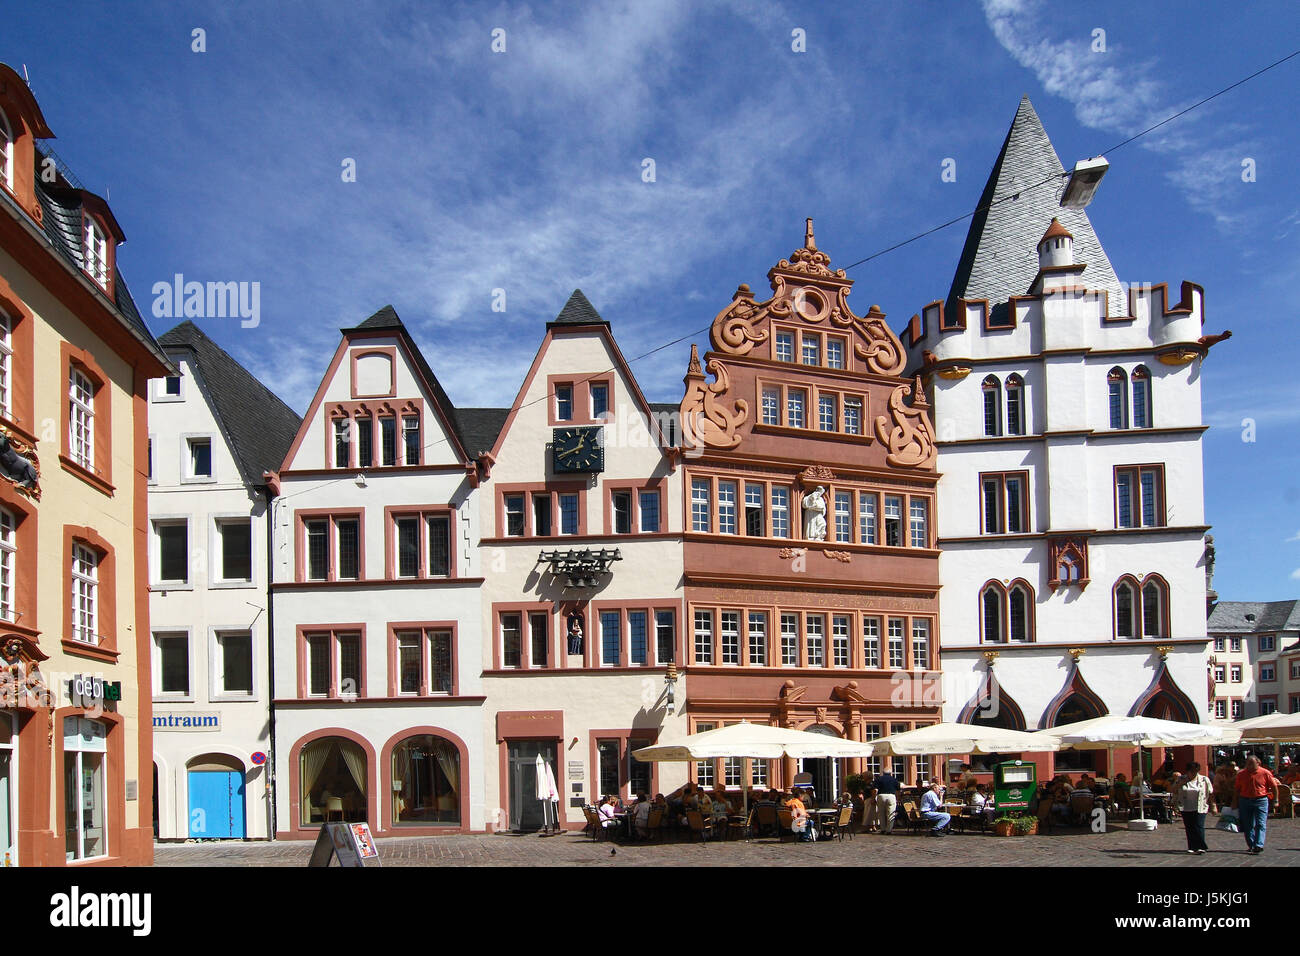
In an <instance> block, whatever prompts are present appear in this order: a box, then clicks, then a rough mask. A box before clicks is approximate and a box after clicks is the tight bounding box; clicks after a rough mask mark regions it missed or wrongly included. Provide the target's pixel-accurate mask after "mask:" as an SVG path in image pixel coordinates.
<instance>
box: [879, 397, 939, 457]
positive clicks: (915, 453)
mask: <svg viewBox="0 0 1300 956" xmlns="http://www.w3.org/2000/svg"><path fill="white" fill-rule="evenodd" d="M907 392H908V386H906V385H900V386H898V388H896V389H894V393H893V394H892V395H891V396H890V397H889V412H890V415H889V417H888V418H887V417H886V416H884V415H878V416H876V437H877V438H879V439H880V441H881V444H883V445H885V447H887V448H888V449H889V454H888V455H886V456H885V460H886V461H887V462H889V464H891V465H893V466H895V467H897V468H924V467H926V466H927V465H929V464H931V463H932V462H933V461H934V459H935V446H934V441H935V439H934V428H933V427H932V426H931V425H930V416H929V415H928V414H926V413H927V411H928V410H929V407H930V406H929V404H928V403H927V402H926V400H925V391H924V390H923V389H922V388H921V379H920V376H918V377H917V379H916V381H915V382H913V383H912V386H911V392H912V406H911V407H910V408H909V407H908V406H907V405H906V403H905V402H904V400H903V396H904V395H906V394H907ZM891 418H892V420H893V422H892V425H891V422H890V419H891Z"/></svg>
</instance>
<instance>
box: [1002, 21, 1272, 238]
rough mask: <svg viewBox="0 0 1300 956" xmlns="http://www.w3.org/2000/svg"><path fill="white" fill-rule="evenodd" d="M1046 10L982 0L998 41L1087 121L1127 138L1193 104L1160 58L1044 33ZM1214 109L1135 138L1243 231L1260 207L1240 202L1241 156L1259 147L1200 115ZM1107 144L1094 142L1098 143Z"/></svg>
mask: <svg viewBox="0 0 1300 956" xmlns="http://www.w3.org/2000/svg"><path fill="white" fill-rule="evenodd" d="M1043 10H1044V4H1043V3H1042V2H1041V0H984V16H985V19H986V20H987V21H988V25H989V28H990V30H992V32H993V35H994V37H995V38H996V39H997V41H998V43H1000V44H1001V45H1002V47H1003V48H1004V49H1005V50H1006V51H1007V52H1008V53H1010V54H1011V56H1012V57H1014V58H1015V60H1016V62H1018V63H1019V64H1020V65H1021V66H1023V67H1025V68H1027V69H1029V70H1031V71H1032V72H1033V73H1034V75H1035V76H1036V77H1037V78H1038V81H1039V82H1040V83H1042V84H1043V88H1044V89H1045V90H1046V91H1047V92H1048V93H1051V94H1052V95H1053V96H1059V97H1061V98H1062V99H1065V100H1066V101H1068V102H1069V103H1071V104H1073V106H1074V115H1075V117H1076V118H1077V119H1078V120H1079V122H1080V123H1082V124H1083V125H1084V126H1087V127H1090V128H1092V129H1096V130H1105V131H1107V132H1112V133H1115V134H1117V135H1119V136H1123V137H1125V138H1126V137H1127V136H1130V135H1132V134H1134V133H1138V132H1140V131H1141V130H1144V129H1146V128H1147V127H1150V126H1153V125H1154V124H1155V123H1157V122H1160V121H1161V120H1163V119H1165V118H1166V117H1168V116H1170V115H1172V114H1173V113H1176V112H1177V111H1178V110H1180V109H1184V108H1186V107H1187V106H1190V105H1191V104H1192V102H1193V101H1192V100H1187V101H1185V102H1177V101H1171V99H1170V97H1171V94H1170V93H1169V91H1168V90H1166V89H1165V85H1164V84H1163V83H1162V82H1161V81H1159V80H1157V79H1154V78H1153V76H1154V75H1159V74H1160V73H1161V71H1162V69H1163V64H1162V62H1161V61H1160V60H1159V59H1155V58H1150V57H1148V58H1145V59H1143V60H1141V61H1136V62H1135V61H1133V60H1132V59H1130V58H1127V57H1126V55H1125V53H1126V51H1125V49H1124V47H1123V46H1122V45H1121V44H1119V43H1117V42H1115V40H1114V39H1113V38H1112V39H1111V40H1109V41H1108V46H1107V50H1106V52H1105V53H1094V52H1093V50H1092V46H1091V43H1092V39H1091V36H1090V35H1084V36H1080V37H1075V38H1073V39H1071V40H1052V39H1049V38H1048V37H1047V36H1046V35H1045V34H1046V33H1047V32H1048V31H1049V29H1050V28H1049V26H1048V25H1047V22H1046V20H1045V18H1043V17H1041V13H1042V11H1043ZM1176 75H1178V76H1180V77H1183V76H1187V75H1188V74H1186V73H1182V72H1178V73H1176ZM1212 110H1213V107H1209V106H1207V107H1205V108H1203V112H1198V113H1193V114H1189V115H1188V116H1185V117H1180V118H1179V119H1178V120H1175V121H1174V122H1173V123H1171V124H1169V125H1168V126H1163V127H1161V128H1160V129H1159V130H1156V131H1154V132H1152V133H1149V134H1147V135H1146V136H1144V137H1143V138H1142V139H1140V140H1138V141H1137V145H1141V146H1142V147H1143V148H1145V149H1148V150H1151V151H1154V152H1157V153H1160V154H1161V155H1162V156H1165V157H1167V159H1166V162H1167V163H1168V166H1169V171H1168V172H1167V173H1166V177H1167V178H1168V179H1169V181H1170V182H1171V183H1173V184H1174V185H1175V186H1176V187H1178V189H1179V190H1180V191H1181V192H1182V193H1183V195H1184V197H1185V198H1186V200H1187V202H1188V204H1189V205H1190V206H1191V207H1192V208H1193V209H1196V210H1197V211H1199V212H1203V213H1205V214H1207V215H1209V216H1210V217H1212V218H1213V220H1214V222H1215V224H1216V225H1217V226H1218V227H1219V228H1220V229H1222V230H1223V231H1225V232H1241V231H1243V230H1245V229H1246V228H1247V226H1248V221H1249V220H1251V219H1252V218H1254V216H1253V213H1256V212H1257V210H1253V209H1247V208H1246V207H1245V206H1244V204H1243V200H1242V192H1241V190H1240V188H1237V187H1240V185H1241V172H1242V166H1241V161H1242V159H1243V158H1244V157H1247V156H1252V155H1257V153H1258V150H1257V148H1256V147H1257V145H1258V144H1257V143H1256V142H1254V140H1253V137H1252V135H1251V132H1250V131H1249V130H1247V129H1245V128H1243V127H1242V126H1241V125H1240V124H1234V123H1228V122H1218V123H1216V124H1215V125H1214V127H1213V128H1212V129H1211V128H1209V126H1208V124H1206V123H1204V122H1201V120H1202V119H1203V118H1204V117H1205V116H1207V115H1209V114H1210V112H1211V111H1212ZM1108 145H1110V144H1108V143H1104V142H1103V143H1098V148H1099V149H1102V148H1106V147H1107V146H1108ZM1067 163H1068V158H1067Z"/></svg>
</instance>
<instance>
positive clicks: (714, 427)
mask: <svg viewBox="0 0 1300 956" xmlns="http://www.w3.org/2000/svg"><path fill="white" fill-rule="evenodd" d="M708 371H709V373H710V374H712V375H713V376H714V378H715V381H713V382H709V381H707V379H706V376H705V374H704V371H703V370H702V369H701V368H700V353H699V349H697V348H696V347H695V346H694V345H692V346H691V364H690V366H689V367H688V368H687V371H686V378H685V379H684V381H685V382H686V395H685V396H683V398H682V404H681V406H680V411H681V420H682V442H683V444H684V445H685V446H686V447H688V448H697V447H700V446H708V447H710V448H735V447H736V446H737V445H739V444H740V436H739V435H738V434H736V429H738V428H739V427H740V426H741V425H743V424H744V423H745V421H746V420H747V419H748V418H749V402H747V401H745V400H744V399H743V398H737V399H735V400H734V401H732V402H731V403H730V406H731V407H730V409H728V407H727V406H728V403H727V402H725V401H719V396H720V395H723V394H725V393H726V391H727V390H728V389H729V388H730V387H731V377H730V375H729V374H728V372H727V367H726V366H725V365H723V364H722V363H721V362H719V361H718V360H717V359H709V364H708Z"/></svg>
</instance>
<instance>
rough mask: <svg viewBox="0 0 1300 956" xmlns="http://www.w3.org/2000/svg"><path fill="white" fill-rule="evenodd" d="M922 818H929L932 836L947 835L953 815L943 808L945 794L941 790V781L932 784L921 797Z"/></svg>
mask: <svg viewBox="0 0 1300 956" xmlns="http://www.w3.org/2000/svg"><path fill="white" fill-rule="evenodd" d="M921 818H922V819H924V820H928V821H929V822H930V823H931V824H932V826H931V827H930V836H946V835H947V832H948V824H950V823H951V822H952V815H951V814H949V813H945V812H944V810H943V795H942V794H941V793H940V790H939V781H937V780H936V781H934V782H933V783H931V784H930V789H929V790H927V791H926V792H925V796H924V797H922V798H921Z"/></svg>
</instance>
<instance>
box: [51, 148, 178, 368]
mask: <svg viewBox="0 0 1300 956" xmlns="http://www.w3.org/2000/svg"><path fill="white" fill-rule="evenodd" d="M38 158H39V156H38ZM36 198H37V201H39V202H40V204H41V228H42V229H43V230H44V232H45V238H46V239H48V240H49V241H50V245H51V246H53V247H54V250H55V251H56V252H58V253H59V255H61V256H62V257H63V258H64V259H67V260H68V262H70V263H72V264H73V265H74V266H76V267H77V268H78V269H83V270H84V268H85V263H84V260H83V255H84V243H83V242H82V237H81V228H82V227H81V222H82V219H81V206H82V202H81V195H80V193H78V192H77V191H75V190H69V189H51V188H50V187H49V186H47V185H46V184H45V183H43V182H42V181H41V178H40V177H39V176H37V177H36ZM113 297H114V300H115V301H114V303H113V304H114V305H116V306H117V309H118V311H119V312H121V313H122V315H123V317H124V318H125V319H126V320H127V322H128V323H129V324H130V325H131V326H132V327H134V328H135V329H136V330H137V331H138V332H139V333H140V334H141V335H142V336H143V337H144V339H145V341H146V342H147V343H149V344H152V345H153V346H154V347H155V349H157V351H158V352H159V353H161V352H162V349H161V348H158V340H157V339H155V338H154V334H153V332H152V331H150V329H149V326H148V325H147V324H146V323H145V320H144V317H143V316H141V315H140V310H139V309H137V308H136V306H135V300H134V299H133V298H132V297H131V290H130V289H128V288H127V285H126V280H125V279H124V278H122V271H121V270H120V269H118V268H117V260H116V259H114V261H113Z"/></svg>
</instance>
